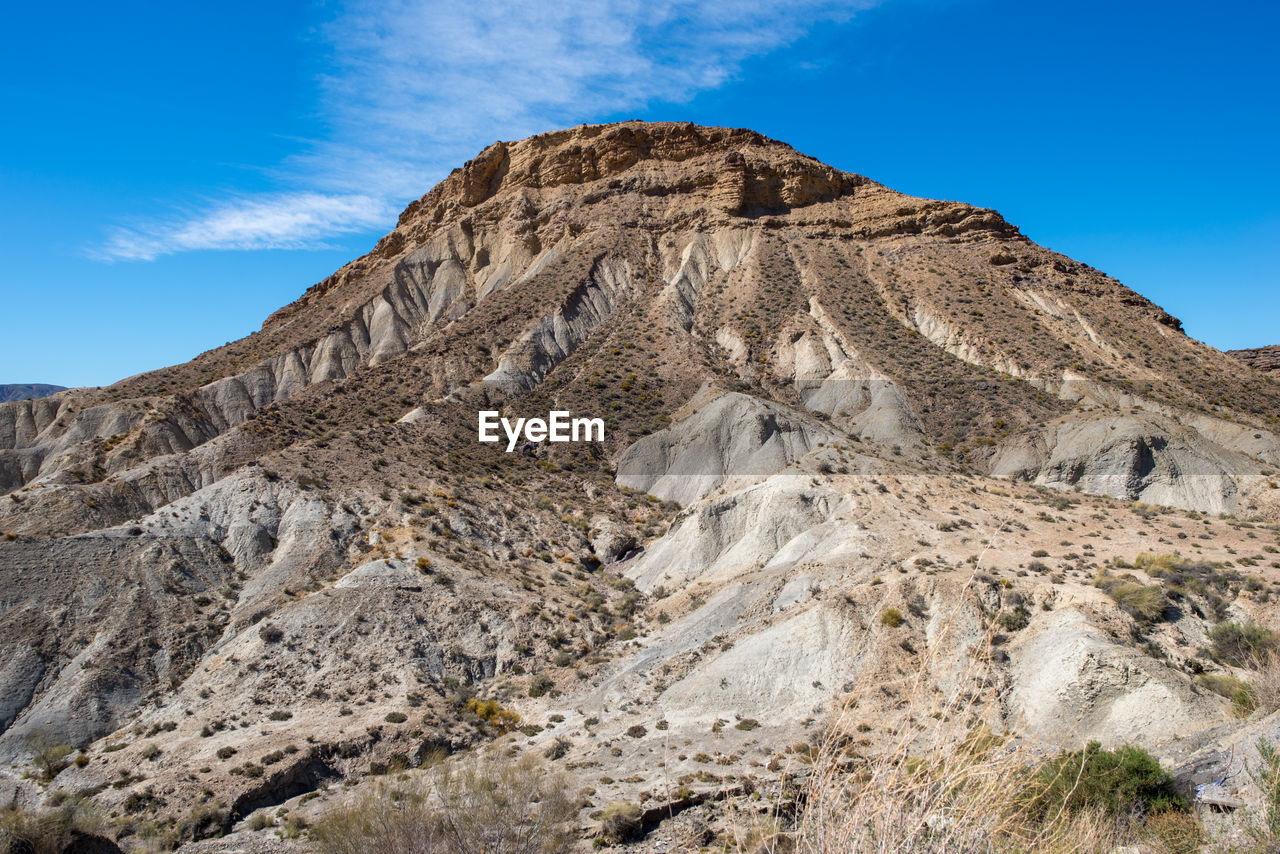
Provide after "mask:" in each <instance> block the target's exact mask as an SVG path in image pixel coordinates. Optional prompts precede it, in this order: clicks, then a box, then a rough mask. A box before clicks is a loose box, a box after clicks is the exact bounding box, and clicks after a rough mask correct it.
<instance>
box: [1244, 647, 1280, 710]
mask: <svg viewBox="0 0 1280 854" xmlns="http://www.w3.org/2000/svg"><path fill="white" fill-rule="evenodd" d="M1253 671H1254V672H1253V676H1252V678H1251V679H1250V680H1249V690H1250V692H1251V693H1252V695H1253V702H1254V705H1255V706H1256V707H1257V709H1258V711H1260V712H1261V713H1262V714H1264V715H1269V714H1271V713H1272V712H1274V711H1276V710H1277V709H1280V656H1278V655H1275V654H1274V653H1272V654H1270V655H1265V656H1263V657H1262V658H1260V659H1256V660H1255V661H1254V665H1253Z"/></svg>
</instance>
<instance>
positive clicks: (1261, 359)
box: [1227, 344, 1280, 373]
mask: <svg viewBox="0 0 1280 854" xmlns="http://www.w3.org/2000/svg"><path fill="white" fill-rule="evenodd" d="M1227 355H1228V356H1235V357H1236V358H1237V359H1239V360H1240V361H1242V362H1244V363H1245V364H1246V365H1248V366H1249V367H1251V368H1254V369H1255V370H1259V371H1263V372H1265V373H1276V372H1280V344H1273V345H1271V346H1270V347H1255V348H1253V349H1251V350H1228V351H1227Z"/></svg>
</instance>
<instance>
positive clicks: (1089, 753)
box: [1035, 741, 1186, 815]
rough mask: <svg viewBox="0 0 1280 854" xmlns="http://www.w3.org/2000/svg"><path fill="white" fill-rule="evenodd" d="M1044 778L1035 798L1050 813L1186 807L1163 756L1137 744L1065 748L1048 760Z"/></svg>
mask: <svg viewBox="0 0 1280 854" xmlns="http://www.w3.org/2000/svg"><path fill="white" fill-rule="evenodd" d="M1039 777H1040V780H1041V782H1042V783H1043V785H1044V788H1043V791H1041V792H1038V793H1037V794H1036V796H1035V802H1036V804H1037V805H1038V806H1040V807H1042V808H1043V809H1045V810H1046V811H1055V810H1060V809H1065V810H1068V811H1070V810H1089V809H1095V810H1100V811H1102V812H1104V813H1107V814H1109V815H1124V814H1129V813H1133V812H1134V811H1135V810H1141V812H1142V814H1146V815H1150V814H1154V813H1160V812H1165V811H1167V810H1173V809H1183V808H1185V806H1186V803H1185V802H1184V801H1183V800H1182V798H1181V797H1179V796H1178V793H1177V791H1176V790H1175V789H1174V784H1173V777H1172V776H1171V775H1170V774H1169V773H1168V772H1167V771H1165V770H1164V769H1163V768H1162V767H1160V762H1159V760H1157V759H1156V758H1155V757H1154V756H1152V755H1151V754H1150V753H1148V752H1147V751H1145V750H1143V749H1142V748H1141V747H1135V746H1133V745H1122V746H1121V747H1118V748H1116V749H1115V750H1103V749H1102V745H1101V744H1099V743H1098V742H1096V741H1091V742H1089V744H1088V745H1087V746H1086V747H1085V748H1084V749H1083V750H1074V751H1069V752H1063V753H1061V754H1059V755H1058V756H1057V757H1056V758H1055V759H1052V760H1050V761H1049V762H1047V763H1045V765H1044V766H1043V767H1042V768H1041V769H1040V771H1039Z"/></svg>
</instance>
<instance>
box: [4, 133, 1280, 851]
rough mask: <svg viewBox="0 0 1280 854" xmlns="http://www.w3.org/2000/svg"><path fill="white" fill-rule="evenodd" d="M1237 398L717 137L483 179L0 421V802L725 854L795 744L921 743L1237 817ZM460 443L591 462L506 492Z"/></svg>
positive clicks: (1273, 613) (1247, 515)
mask: <svg viewBox="0 0 1280 854" xmlns="http://www.w3.org/2000/svg"><path fill="white" fill-rule="evenodd" d="M175 322H181V319H180V318H175ZM1269 364H1270V363H1268V362H1266V361H1265V359H1255V358H1252V357H1250V358H1244V357H1241V358H1234V357H1232V356H1228V355H1226V354H1223V353H1221V352H1219V351H1217V350H1214V349H1213V348H1211V347H1209V346H1207V345H1205V344H1202V343H1200V342H1198V341H1195V340H1194V339H1191V338H1189V337H1188V336H1187V335H1186V334H1185V333H1184V332H1183V331H1182V327H1181V323H1180V322H1179V321H1178V320H1177V319H1176V318H1174V317H1172V316H1170V315H1169V314H1168V313H1167V312H1165V311H1164V310H1162V309H1161V308H1159V307H1158V306H1156V305H1154V304H1152V303H1151V302H1150V301H1148V300H1147V299H1145V298H1144V297H1142V296H1140V295H1139V294H1137V293H1135V292H1133V291H1132V290H1129V289H1128V288H1126V287H1125V286H1123V285H1122V284H1121V283H1119V282H1117V281H1116V280H1114V279H1112V278H1110V277H1109V276H1107V275H1105V274H1104V273H1102V272H1100V271H1098V270H1095V269H1093V268H1091V267H1089V266H1087V265H1084V264H1081V263H1079V262H1076V261H1073V260H1071V259H1070V258H1067V257H1064V256H1062V255H1058V254H1056V253H1054V252H1052V251H1050V250H1048V249H1045V248H1042V247H1040V246H1037V245H1035V244H1034V243H1032V242H1030V241H1029V240H1027V239H1026V238H1025V237H1024V236H1022V235H1021V234H1020V233H1019V231H1018V229H1017V228H1016V227H1015V226H1014V225H1012V224H1010V223H1009V222H1007V221H1005V220H1004V219H1003V218H1002V217H1001V216H1000V215H999V214H998V213H996V212H995V211H991V210H984V209H981V208H975V207H973V206H971V205H967V204H963V203H958V202H944V201H932V200H927V199H919V198H913V197H909V196H905V195H903V194H901V193H897V192H895V191H893V190H891V189H889V188H887V187H884V186H882V185H880V184H877V183H876V182H875V181H873V180H871V179H869V178H865V177H862V176H860V175H855V174H850V173H846V172H842V171H839V170H837V169H834V168H832V167H830V166H827V165H824V164H822V163H820V162H818V161H816V160H813V159H812V158H809V157H806V156H804V155H803V154H800V153H799V152H797V151H795V150H793V149H792V148H790V147H789V146H787V145H784V144H782V143H780V142H776V141H773V140H770V139H767V138H765V137H762V136H760V135H759V134H756V133H753V132H751V131H747V130H730V129H722V128H705V127H696V126H692V125H686V124H646V123H640V122H629V123H624V124H618V125H607V126H588V127H578V128H574V129H571V130H565V131H559V132H554V133H548V134H543V135H540V136H536V137H532V138H530V139H527V140H523V141H520V142H515V143H495V144H494V145H492V146H490V147H489V148H487V149H485V150H484V151H483V152H481V153H480V154H479V155H478V156H477V157H476V158H475V159H474V160H472V161H470V162H468V163H467V164H466V165H465V166H464V167H462V168H461V169H458V170H455V171H454V172H453V174H451V175H450V176H449V177H448V178H446V179H445V180H444V181H443V182H441V183H440V184H439V185H438V186H436V187H435V188H434V189H432V190H431V191H430V192H428V193H427V194H426V195H425V196H423V197H422V198H421V199H419V200H417V201H415V202H413V203H412V204H410V205H409V206H408V208H406V209H405V211H404V213H403V214H402V215H401V217H400V220H399V223H398V224H397V226H396V228H395V229H394V230H393V231H392V232H391V233H389V234H388V235H387V236H386V237H384V238H383V239H382V240H380V241H379V242H378V244H377V245H376V246H375V247H374V248H373V250H372V251H371V252H369V253H368V254H367V255H365V256H363V257H361V258H359V259H357V260H355V261H353V262H351V263H350V264H348V265H346V266H345V267H343V268H342V269H340V270H338V271H337V272H336V273H334V274H333V275H332V276H330V277H329V278H327V279H325V280H324V281H322V282H320V283H318V284H316V285H314V286H313V287H311V288H310V289H308V290H307V291H306V292H305V293H304V294H303V295H302V296H301V297H300V298H299V299H298V300H296V301H295V302H293V303H291V304H290V305H288V306H285V307H284V308H281V309H280V310H279V311H277V312H276V313H274V314H273V315H271V316H270V317H269V318H267V319H266V321H265V322H264V323H263V325H262V329H261V330H260V331H259V332H257V333H255V334H253V335H251V336H249V337H247V338H245V339H243V340H240V341H237V342H235V343H232V344H228V345H227V346H225V347H222V348H219V349H216V350H211V351H209V352H207V353H203V354H201V355H200V356H198V357H196V358H195V359H193V360H192V361H190V362H187V363H185V364H182V365H177V366H174V367H169V368H163V369H161V370H157V371H154V372H151V373H147V374H142V375H139V376H136V377H131V378H129V379H126V380H123V381H121V382H119V383H117V384H115V385H113V386H109V387H105V388H95V389H72V390H68V391H62V392H59V393H57V394H54V395H52V396H49V397H43V398H39V399H29V400H22V401H17V402H9V403H4V404H2V405H0V496H2V497H0V532H2V533H0V762H2V763H3V764H4V767H5V769H6V770H5V772H4V774H3V776H2V777H0V800H2V801H3V805H5V806H13V807H16V808H20V809H21V810H23V811H24V812H27V813H32V814H34V813H38V812H39V811H41V810H45V809H50V808H54V807H57V806H59V805H61V806H63V807H65V806H66V805H68V804H72V805H77V808H78V809H79V808H83V809H84V810H85V811H86V812H90V813H92V814H93V815H94V817H95V821H96V825H95V828H96V830H95V832H96V833H97V835H98V836H99V837H101V838H103V839H105V838H110V839H112V840H114V841H115V842H116V843H118V845H119V846H120V847H121V848H123V849H125V850H128V849H132V848H147V847H150V848H160V849H164V848H173V847H176V846H180V845H181V846H184V848H183V850H188V851H250V850H253V851H258V850H262V851H269V850H287V851H294V850H298V851H301V850H311V849H312V846H314V845H316V844H318V843H317V842H316V840H315V839H314V838H312V834H311V832H310V831H309V829H308V828H314V827H316V826H317V825H318V824H323V822H324V821H325V816H326V815H332V814H333V813H334V812H335V811H340V810H342V809H345V808H347V807H349V806H350V805H352V804H353V803H358V802H359V801H360V799H361V798H364V797H366V796H369V795H370V794H374V795H376V794H377V793H379V792H384V790H385V788H384V787H385V786H387V785H388V784H389V781H390V784H391V785H409V783H397V782H396V781H412V780H414V779H421V778H425V776H426V775H429V774H431V773H433V772H432V771H430V770H429V768H428V766H433V765H435V764H438V763H440V762H445V763H465V762H468V761H471V757H473V756H475V755H477V754H480V753H486V754H488V755H493V756H501V757H503V758H504V760H506V761H510V762H518V761H520V757H522V756H528V757H531V759H530V761H536V762H537V763H539V767H543V768H548V769H550V770H551V771H552V772H554V773H557V774H560V775H563V776H562V777H561V778H560V779H561V781H562V787H563V790H564V791H566V792H570V793H572V796H573V799H574V800H573V803H572V804H571V813H570V815H569V818H568V819H567V823H566V827H567V828H568V830H567V832H568V833H569V835H570V837H571V840H572V841H571V842H567V843H565V845H566V846H571V847H578V848H582V849H584V850H589V849H591V848H592V846H593V845H597V846H599V845H604V846H615V845H616V846H631V847H632V848H634V849H635V850H660V851H680V850H696V849H697V848H698V847H699V846H719V847H720V848H723V847H724V846H726V845H730V846H731V847H732V845H736V844H738V842H737V841H735V840H737V839H738V837H736V836H735V834H737V833H739V831H741V828H742V827H744V826H754V825H753V824H752V823H753V822H756V821H757V819H758V818H759V816H761V815H766V814H767V815H768V816H772V817H773V818H771V819H770V820H771V821H775V825H771V827H772V828H773V829H775V830H776V829H782V830H783V831H784V832H789V825H788V824H787V822H788V821H789V820H790V819H791V818H792V817H794V816H795V815H796V814H797V811H799V810H802V809H803V804H804V803H805V802H806V801H812V800H813V798H812V792H808V793H807V794H806V788H805V787H806V785H808V782H807V781H811V780H813V779H814V778H815V777H816V776H817V773H816V772H815V770H814V769H815V768H818V767H820V764H819V763H816V762H815V759H816V758H818V757H820V756H823V755H825V753H824V751H825V750H826V747H825V745H829V744H831V743H833V741H834V742H836V743H839V744H840V745H841V749H842V750H844V751H845V754H844V755H858V756H864V757H874V756H876V755H884V754H886V753H889V754H891V753H893V752H894V751H895V750H899V749H910V750H914V749H916V747H915V746H914V745H917V742H916V741H912V739H916V738H917V735H916V733H918V732H924V731H932V732H933V733H934V734H935V736H936V734H937V732H938V731H939V729H938V727H942V726H943V724H944V723H945V724H948V725H951V726H953V727H958V728H960V729H963V730H964V731H966V732H970V733H972V732H975V731H979V730H981V731H982V732H987V733H992V734H996V735H998V736H1000V737H1008V738H1010V739H1012V741H1011V743H1013V742H1016V744H1017V745H1018V749H1019V750H1022V751H1026V752H1027V753H1028V755H1032V756H1051V755H1054V754H1056V753H1057V752H1058V751H1060V750H1062V749H1075V748H1078V747H1080V746H1082V745H1083V744H1084V743H1086V742H1088V741H1090V740H1096V741H1099V742H1101V743H1102V744H1103V745H1104V746H1107V747H1118V746H1121V745H1126V744H1132V745H1138V746H1141V747H1143V748H1145V749H1147V750H1149V751H1150V752H1151V753H1152V755H1154V756H1156V757H1157V758H1158V759H1159V760H1160V761H1161V762H1162V763H1163V764H1164V765H1165V767H1166V768H1167V769H1169V770H1170V771H1171V772H1173V773H1174V776H1175V777H1176V778H1177V780H1178V785H1179V786H1180V787H1181V791H1183V792H1185V793H1187V797H1188V798H1190V797H1191V796H1192V795H1191V793H1192V792H1193V790H1194V786H1195V785H1197V784H1200V783H1212V782H1215V781H1218V780H1220V779H1222V780H1224V781H1225V782H1224V783H1223V785H1221V786H1219V787H1217V789H1218V790H1221V792H1222V796H1223V798H1225V799H1227V800H1229V801H1231V803H1232V804H1233V806H1234V807H1235V808H1236V811H1237V812H1241V813H1242V812H1244V811H1246V810H1248V809H1250V808H1252V806H1254V805H1256V804H1257V803H1258V802H1259V801H1260V800H1261V799H1262V798H1263V797H1264V791H1263V789H1262V788H1261V787H1260V786H1259V784H1257V783H1256V781H1255V780H1254V778H1253V776H1251V775H1250V774H1249V773H1247V770H1248V769H1247V768H1246V767H1245V766H1246V765H1248V763H1249V762H1253V763H1254V765H1255V766H1256V764H1257V761H1258V760H1257V755H1256V749H1257V748H1256V743H1257V739H1258V737H1259V736H1266V737H1276V736H1277V735H1280V720H1278V719H1277V718H1275V717H1273V716H1272V715H1271V714H1270V712H1272V711H1274V709H1275V708H1276V707H1277V706H1280V696H1274V697H1273V696H1271V694H1268V692H1267V691H1266V690H1264V689H1265V687H1266V684H1265V680H1264V677H1265V676H1266V673H1265V670H1266V668H1265V667H1262V670H1263V671H1264V672H1258V668H1259V667H1260V666H1261V665H1263V664H1264V662H1262V661H1261V660H1260V659H1258V658H1251V657H1250V656H1247V655H1244V654H1242V653H1241V648H1240V645H1239V644H1237V645H1235V646H1232V644H1231V643H1230V641H1231V637H1229V636H1228V635H1229V634H1230V633H1229V631H1228V630H1230V629H1231V627H1235V630H1239V631H1251V632H1254V634H1253V635H1251V636H1250V637H1254V638H1262V639H1263V640H1264V641H1265V642H1262V641H1259V642H1258V643H1254V644H1253V645H1252V646H1249V645H1248V644H1246V645H1245V646H1247V647H1248V649H1245V650H1244V651H1245V652H1249V651H1253V652H1260V653H1265V651H1266V650H1265V647H1266V646H1267V645H1268V644H1269V643H1270V640H1268V638H1269V635H1267V627H1278V626H1280V614H1277V604H1278V603H1280V528H1278V527H1277V525H1278V523H1280V488H1278V486H1277V484H1278V482H1280V473H1278V472H1280V440H1278V439H1277V434H1276V432H1275V431H1276V429H1277V426H1278V425H1280V383H1278V382H1277V380H1276V375H1275V374H1274V373H1268V372H1267V371H1268V370H1269V368H1268V365H1269ZM482 409H494V410H500V411H501V412H502V413H503V414H504V415H507V416H509V417H511V418H513V419H514V418H515V417H529V416H545V415H546V413H547V412H548V411H550V410H553V409H556V410H568V411H570V412H572V413H573V414H574V415H575V416H583V417H600V418H602V419H604V421H605V424H606V433H605V441H604V442H603V443H579V444H556V445H552V444H545V443H542V444H540V443H524V444H522V445H521V446H520V447H519V448H517V450H516V451H515V452H513V453H506V452H505V443H499V444H497V445H493V444H481V443H479V442H477V440H476V438H477V437H476V426H477V412H478V411H479V410H482ZM1224 626H1226V627H1227V628H1226V629H1224V628H1223V627H1224ZM1250 684H1252V685H1253V686H1254V687H1252V688H1250V687H1248V686H1249V685H1250ZM1276 691H1277V692H1280V688H1277V689H1276ZM1268 697H1271V699H1270V700H1268ZM1273 703H1274V704H1273ZM930 727H932V728H933V729H932V730H929V728H930ZM921 737H922V736H921ZM993 737H995V736H994V735H993ZM904 744H905V745H908V748H903V747H902V746H903V745H904ZM1250 751H1255V752H1254V753H1250ZM618 802H625V803H626V804H628V805H631V806H632V807H633V808H634V809H635V811H636V812H637V814H638V817H637V818H636V819H635V821H634V825H635V826H633V827H629V828H627V832H626V833H615V832H613V831H612V830H611V827H610V826H609V818H610V815H611V814H612V813H611V812H610V811H609V809H608V808H609V807H610V805H614V804H617V803H618ZM615 811H616V810H615ZM1223 815H1224V816H1225V818H1224V817H1222V816H1219V815H1218V814H1216V813H1215V814H1214V815H1213V816H1206V817H1205V819H1204V822H1205V825H1206V827H1210V825H1212V827H1210V829H1211V830H1213V832H1215V833H1220V834H1221V835H1222V838H1224V839H1227V838H1233V837H1231V834H1232V833H1236V834H1237V835H1238V834H1239V833H1240V832H1242V831H1241V827H1240V826H1239V822H1237V823H1236V824H1235V825H1232V821H1231V818H1232V815H1233V814H1231V813H1224V814H1223ZM744 816H745V817H746V818H744ZM744 822H745V824H744ZM1215 822H1216V824H1215ZM1219 825H1221V827H1219ZM761 833H764V831H761ZM757 835H759V834H757ZM764 835H765V836H767V835H768V834H767V833H764ZM788 838H789V837H788ZM739 841H740V840H739ZM743 844H746V843H743ZM752 844H755V843H754V842H753V843H752ZM104 850H106V849H104ZM769 850H773V849H769ZM778 850H781V849H778Z"/></svg>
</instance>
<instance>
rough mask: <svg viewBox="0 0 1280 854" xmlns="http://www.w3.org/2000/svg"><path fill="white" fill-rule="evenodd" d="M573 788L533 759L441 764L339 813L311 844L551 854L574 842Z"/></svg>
mask: <svg viewBox="0 0 1280 854" xmlns="http://www.w3.org/2000/svg"><path fill="white" fill-rule="evenodd" d="M567 788H568V787H567V786H566V785H565V781H564V779H563V778H562V777H561V776H560V775H558V774H554V773H552V772H550V771H548V770H547V769H546V768H545V767H544V766H543V765H541V764H540V763H539V762H538V761H537V760H536V759H535V758H534V757H532V756H526V757H524V758H522V759H520V760H517V761H503V760H500V759H494V758H477V759H474V760H472V761H469V762H466V763H463V764H456V765H455V764H450V763H441V764H440V765H437V766H436V767H435V768H434V769H433V770H432V771H429V772H425V773H423V774H421V775H416V776H414V777H412V778H411V777H409V776H408V775H404V776H402V777H400V778H398V779H397V780H395V781H392V782H388V783H384V784H383V785H381V786H380V787H379V789H378V791H376V792H373V793H372V794H369V795H366V796H365V797H363V798H361V799H360V800H359V801H357V802H356V803H354V804H352V805H351V806H349V807H346V808H345V809H338V810H334V811H333V812H331V813H329V814H328V815H326V816H325V817H324V819H323V820H321V821H320V822H319V823H317V824H316V826H315V827H314V828H313V829H312V830H311V840H312V842H313V843H314V844H315V846H316V850H317V851H318V852H320V854H368V852H375V851H376V852H378V854H419V852H423V851H431V852H438V854H468V852H475V851H494V852H499V851H500V852H503V854H551V852H559V851H564V850H567V849H568V847H569V846H570V843H571V841H572V836H571V834H570V831H569V828H568V825H569V822H570V820H571V819H572V818H573V817H574V815H575V814H576V812H577V804H575V803H574V802H573V801H572V800H570V798H569V796H568V794H567V793H566V790H567Z"/></svg>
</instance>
